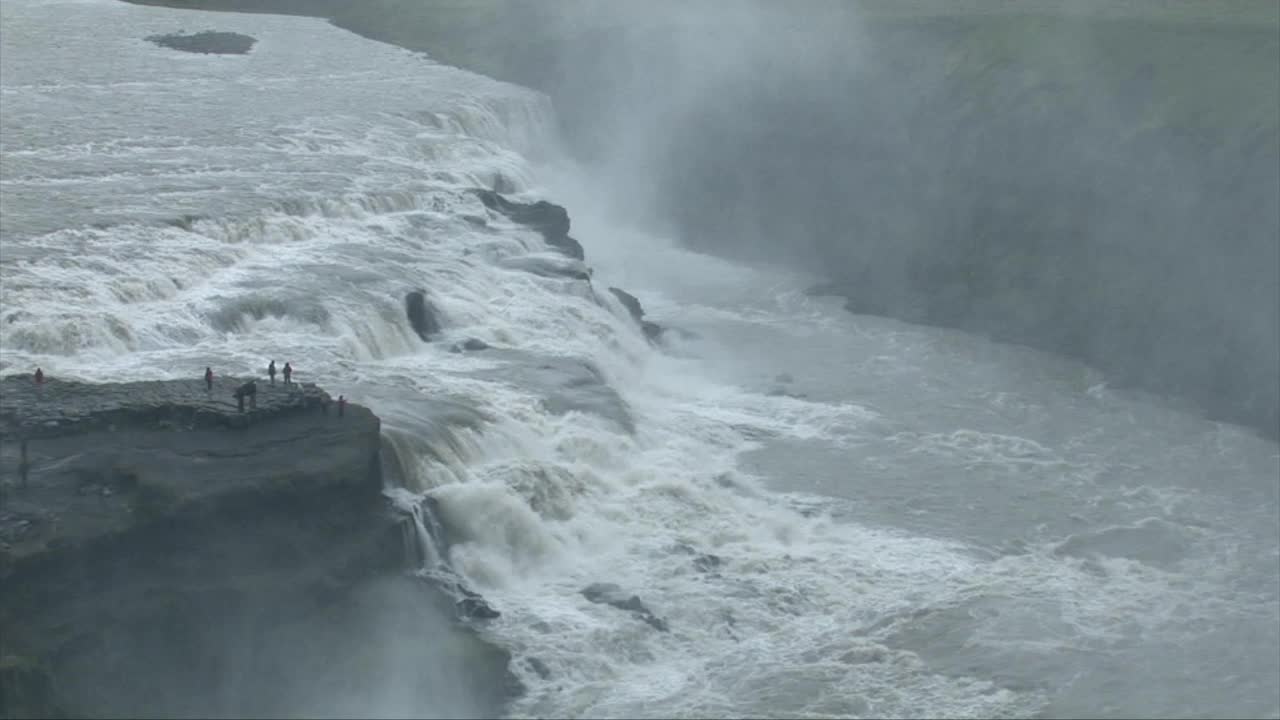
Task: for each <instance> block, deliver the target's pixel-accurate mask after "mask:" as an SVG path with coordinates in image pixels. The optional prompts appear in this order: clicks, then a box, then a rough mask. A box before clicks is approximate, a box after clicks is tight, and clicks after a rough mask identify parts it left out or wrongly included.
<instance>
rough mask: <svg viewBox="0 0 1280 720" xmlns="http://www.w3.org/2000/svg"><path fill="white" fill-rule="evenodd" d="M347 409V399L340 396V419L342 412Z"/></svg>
mask: <svg viewBox="0 0 1280 720" xmlns="http://www.w3.org/2000/svg"><path fill="white" fill-rule="evenodd" d="M346 409H347V399H346V398H345V397H343V396H342V395H339V396H338V417H342V412H343V411H344V410H346Z"/></svg>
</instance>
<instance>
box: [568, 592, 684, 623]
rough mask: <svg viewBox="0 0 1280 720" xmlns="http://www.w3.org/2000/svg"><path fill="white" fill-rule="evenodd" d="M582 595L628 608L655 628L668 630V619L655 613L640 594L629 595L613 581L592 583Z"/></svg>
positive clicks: (600, 602) (602, 602) (621, 607)
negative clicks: (641, 598) (642, 599)
mask: <svg viewBox="0 0 1280 720" xmlns="http://www.w3.org/2000/svg"><path fill="white" fill-rule="evenodd" d="M582 596H583V597H585V598H586V599H587V600H589V601H591V602H593V603H597V604H601V605H609V606H611V607H616V608H618V609H619V610H626V611H627V612H629V613H631V614H632V615H634V616H635V617H636V619H638V620H641V621H643V622H645V623H647V624H648V625H649V626H650V627H652V628H653V629H654V630H658V631H659V632H666V631H667V621H665V620H663V619H662V618H660V617H658V616H657V615H654V614H653V612H652V611H650V610H649V608H648V607H645V604H644V603H643V602H642V601H641V600H640V598H639V597H638V596H636V595H627V594H626V593H624V592H623V591H622V588H620V587H618V586H617V585H615V584H613V583H592V584H590V585H588V586H586V587H585V588H583V589H582Z"/></svg>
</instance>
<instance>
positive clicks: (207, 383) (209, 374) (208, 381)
mask: <svg viewBox="0 0 1280 720" xmlns="http://www.w3.org/2000/svg"><path fill="white" fill-rule="evenodd" d="M204 389H205V390H207V391H209V392H213V368H211V367H206V368H205V369H204Z"/></svg>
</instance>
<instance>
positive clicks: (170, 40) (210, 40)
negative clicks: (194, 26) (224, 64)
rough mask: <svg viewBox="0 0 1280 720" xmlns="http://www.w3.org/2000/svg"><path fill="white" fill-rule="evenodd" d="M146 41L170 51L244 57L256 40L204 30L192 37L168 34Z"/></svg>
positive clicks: (238, 34) (181, 34) (153, 36)
mask: <svg viewBox="0 0 1280 720" xmlns="http://www.w3.org/2000/svg"><path fill="white" fill-rule="evenodd" d="M146 40H147V41H148V42H153V43H155V44H156V45H159V46H161V47H167V48H169V49H171V50H181V51H182V52H190V53H205V54H213V55H244V54H246V53H248V52H249V51H250V50H251V49H253V45H254V43H256V42H258V40H257V39H256V38H253V37H250V36H248V35H241V34H240V33H233V32H218V31H214V30H206V31H205V32H198V33H195V34H192V35H185V34H183V33H169V34H167V35H149V36H147V38H146Z"/></svg>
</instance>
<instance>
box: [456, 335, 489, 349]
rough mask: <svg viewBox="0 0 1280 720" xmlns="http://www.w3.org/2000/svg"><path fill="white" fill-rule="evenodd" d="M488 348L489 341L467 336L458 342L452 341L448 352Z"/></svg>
mask: <svg viewBox="0 0 1280 720" xmlns="http://www.w3.org/2000/svg"><path fill="white" fill-rule="evenodd" d="M488 349H489V343H487V342H485V341H483V340H478V339H476V338H467V339H466V340H463V341H462V342H460V343H454V344H453V347H451V348H449V352H455V353H460V352H479V351H481V350H488Z"/></svg>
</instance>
